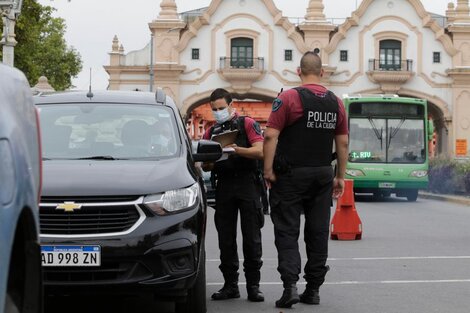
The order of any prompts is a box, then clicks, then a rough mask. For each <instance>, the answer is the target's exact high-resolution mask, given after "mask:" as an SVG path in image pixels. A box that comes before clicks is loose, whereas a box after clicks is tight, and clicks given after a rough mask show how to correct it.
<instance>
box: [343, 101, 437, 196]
mask: <svg viewBox="0 0 470 313" xmlns="http://www.w3.org/2000/svg"><path fill="white" fill-rule="evenodd" d="M343 101H344V105H345V107H346V112H347V114H348V120H349V159H348V164H347V170H346V178H349V179H353V180H354V192H355V193H373V194H374V196H375V197H376V198H382V197H388V196H390V195H391V194H392V193H394V194H396V196H397V197H406V198H407V199H408V201H416V199H417V197H418V190H419V189H424V188H427V186H428V166H429V164H428V140H430V139H431V138H432V134H433V131H434V129H433V125H432V122H431V121H428V113H427V102H426V100H423V99H415V98H404V97H398V96H396V95H353V96H345V97H344V98H343Z"/></svg>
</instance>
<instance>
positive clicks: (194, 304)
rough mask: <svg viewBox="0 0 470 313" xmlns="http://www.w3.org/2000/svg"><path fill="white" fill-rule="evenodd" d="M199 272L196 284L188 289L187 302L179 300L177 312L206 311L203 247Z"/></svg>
mask: <svg viewBox="0 0 470 313" xmlns="http://www.w3.org/2000/svg"><path fill="white" fill-rule="evenodd" d="M201 250H202V251H201V256H200V261H199V267H198V274H197V278H196V282H195V283H194V286H193V287H192V288H191V289H189V290H188V296H187V298H186V302H178V303H176V306H175V313H206V312H207V307H206V252H205V249H204V246H203V247H202V249H201Z"/></svg>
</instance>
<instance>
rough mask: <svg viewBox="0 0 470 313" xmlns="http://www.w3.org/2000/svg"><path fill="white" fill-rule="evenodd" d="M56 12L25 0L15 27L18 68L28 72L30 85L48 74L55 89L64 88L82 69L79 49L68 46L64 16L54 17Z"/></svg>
mask: <svg viewBox="0 0 470 313" xmlns="http://www.w3.org/2000/svg"><path fill="white" fill-rule="evenodd" d="M53 12H54V9H53V8H52V7H50V6H43V5H41V4H40V3H38V2H37V0H24V1H23V7H22V10H21V14H20V16H19V18H18V21H17V22H16V27H15V33H16V40H17V41H18V44H17V45H16V47H15V67H17V68H18V69H20V70H22V71H23V72H24V73H25V75H26V77H27V78H28V80H29V83H30V84H31V86H33V85H35V84H36V83H37V81H38V78H39V77H40V76H46V77H47V78H48V80H49V83H50V84H51V85H52V87H54V89H56V90H65V89H67V88H70V87H71V86H72V77H76V76H77V74H78V73H79V72H80V71H81V69H82V61H81V57H80V54H79V53H78V51H77V50H75V49H74V48H73V47H68V46H67V43H66V41H65V38H64V34H65V30H66V25H65V21H64V19H62V18H58V17H53V16H52V13H53ZM0 24H1V21H0ZM0 30H1V29H0ZM0 55H1V52H0Z"/></svg>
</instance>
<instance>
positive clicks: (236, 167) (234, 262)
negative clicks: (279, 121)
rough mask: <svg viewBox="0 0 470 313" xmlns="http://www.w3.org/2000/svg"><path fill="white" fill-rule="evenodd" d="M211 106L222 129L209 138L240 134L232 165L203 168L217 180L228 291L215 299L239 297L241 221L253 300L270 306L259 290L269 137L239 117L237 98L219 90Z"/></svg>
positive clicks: (211, 130) (223, 162)
mask: <svg viewBox="0 0 470 313" xmlns="http://www.w3.org/2000/svg"><path fill="white" fill-rule="evenodd" d="M210 105H211V108H212V111H213V114H214V117H215V119H216V122H217V123H216V124H215V125H214V126H213V127H211V128H209V129H208V130H207V131H206V133H205V134H204V139H210V138H211V137H212V136H213V135H217V134H220V133H222V132H225V131H230V130H238V134H237V138H236V140H235V143H234V144H231V145H229V146H228V147H231V148H233V149H234V152H233V153H231V154H230V155H229V157H228V158H227V159H226V160H221V161H218V162H215V164H214V163H212V164H208V163H205V164H203V170H205V171H208V170H211V171H212V175H214V174H215V175H216V196H215V198H216V207H217V208H216V211H215V226H216V228H217V233H218V237H219V248H220V261H221V264H220V266H219V268H220V270H221V271H222V274H223V276H224V280H225V284H224V286H223V288H222V289H220V290H219V291H218V292H216V293H214V294H213V295H212V299H213V300H225V299H230V298H239V297H240V293H239V289H238V268H239V261H238V253H237V219H238V211H240V223H241V230H242V234H243V254H244V259H245V260H244V262H243V266H244V271H245V277H246V288H247V293H248V300H250V301H253V302H261V301H264V295H263V294H262V292H261V291H260V289H259V282H260V269H261V265H262V263H263V262H262V261H261V256H262V248H261V228H262V227H263V224H264V214H263V210H262V207H261V201H260V197H261V194H260V185H259V179H258V177H259V176H257V169H258V168H257V160H260V159H262V158H263V136H262V133H261V128H260V126H259V124H258V123H257V122H255V121H254V120H253V119H252V118H250V117H248V116H239V115H238V114H237V113H236V112H235V109H234V108H233V107H232V97H231V95H230V93H229V92H227V91H226V90H224V89H221V88H219V89H216V90H215V91H214V92H213V93H212V94H211V96H210Z"/></svg>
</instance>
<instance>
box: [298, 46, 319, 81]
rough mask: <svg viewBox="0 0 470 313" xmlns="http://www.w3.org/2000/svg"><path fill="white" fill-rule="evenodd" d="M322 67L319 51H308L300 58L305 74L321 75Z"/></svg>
mask: <svg viewBox="0 0 470 313" xmlns="http://www.w3.org/2000/svg"><path fill="white" fill-rule="evenodd" d="M321 68H322V63H321V58H320V56H319V55H318V53H315V52H312V51H307V52H305V53H304V55H303V56H302V59H300V70H301V71H302V74H303V75H316V76H320V73H321Z"/></svg>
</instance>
